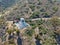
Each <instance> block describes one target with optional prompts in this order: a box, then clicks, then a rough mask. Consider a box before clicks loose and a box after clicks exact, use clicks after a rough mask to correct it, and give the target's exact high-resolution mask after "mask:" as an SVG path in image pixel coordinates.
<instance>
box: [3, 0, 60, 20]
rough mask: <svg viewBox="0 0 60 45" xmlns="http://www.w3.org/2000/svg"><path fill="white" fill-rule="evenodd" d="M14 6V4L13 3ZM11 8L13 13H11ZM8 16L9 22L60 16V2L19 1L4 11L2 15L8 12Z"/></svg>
mask: <svg viewBox="0 0 60 45" xmlns="http://www.w3.org/2000/svg"><path fill="white" fill-rule="evenodd" d="M11 4H12V2H11ZM11 8H13V9H12V11H11ZM8 11H9V13H7V14H5V15H7V16H6V18H7V19H9V18H10V19H9V20H14V19H13V18H16V17H17V18H19V17H24V18H41V17H43V18H44V17H46V18H48V17H52V16H60V13H59V12H60V2H59V1H52V0H45V1H44V0H22V1H21V0H18V1H17V2H16V4H15V5H12V6H10V7H9V8H7V9H5V11H4V10H3V12H2V14H4V13H5V12H8Z"/></svg>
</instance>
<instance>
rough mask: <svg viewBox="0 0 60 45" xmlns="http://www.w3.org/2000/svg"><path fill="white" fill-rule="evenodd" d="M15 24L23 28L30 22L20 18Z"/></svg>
mask: <svg viewBox="0 0 60 45" xmlns="http://www.w3.org/2000/svg"><path fill="white" fill-rule="evenodd" d="M15 25H16V27H17V28H18V29H23V28H26V27H28V26H29V24H28V23H26V22H25V19H24V18H20V20H19V21H18V22H16V23H15Z"/></svg>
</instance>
